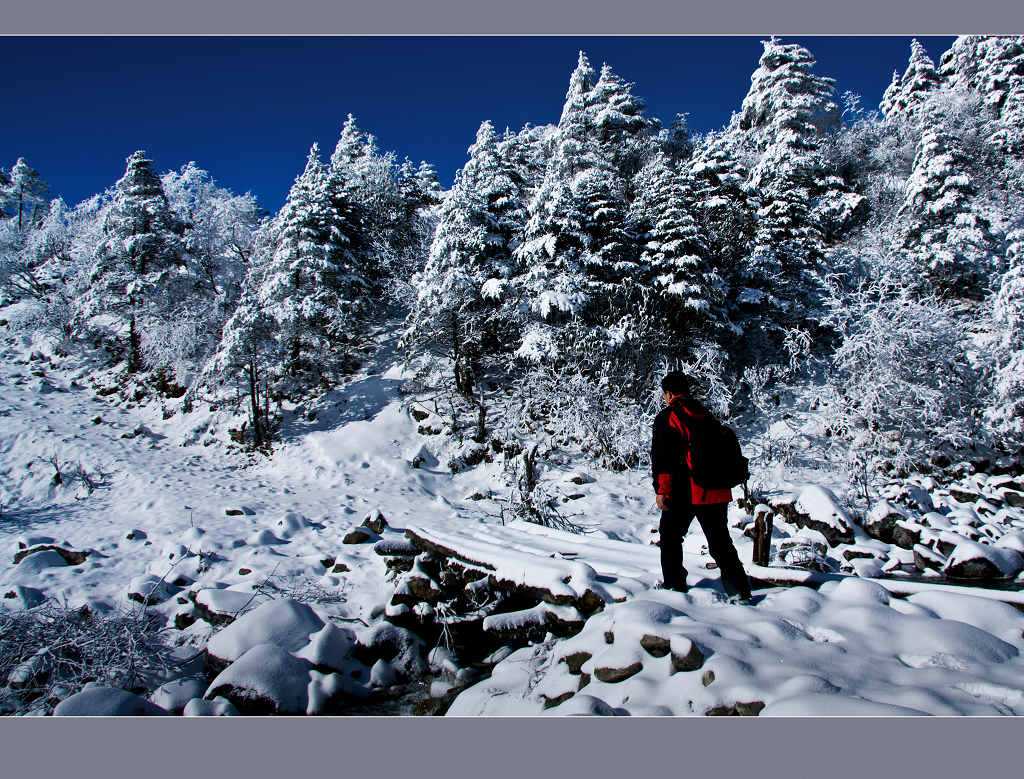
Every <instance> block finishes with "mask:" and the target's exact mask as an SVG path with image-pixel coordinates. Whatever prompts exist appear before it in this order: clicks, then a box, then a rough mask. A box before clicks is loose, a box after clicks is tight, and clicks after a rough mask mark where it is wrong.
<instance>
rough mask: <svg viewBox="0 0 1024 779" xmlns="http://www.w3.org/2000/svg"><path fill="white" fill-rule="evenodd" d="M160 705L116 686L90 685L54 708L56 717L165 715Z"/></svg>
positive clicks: (165, 712)
mask: <svg viewBox="0 0 1024 779" xmlns="http://www.w3.org/2000/svg"><path fill="white" fill-rule="evenodd" d="M167 713H168V712H167V711H165V710H164V709H162V708H160V707H159V706H157V705H155V704H153V703H151V702H150V701H147V700H146V699H145V698H140V697H139V696H138V695H133V694H132V693H130V692H128V691H127V690H120V689H117V688H116V687H90V688H88V689H85V690H82V691H81V692H77V693H75V694H74V695H72V696H71V697H70V698H65V699H64V700H62V701H61V702H60V703H58V704H57V706H56V707H55V708H54V710H53V715H54V716H55V717H141V716H163V715H166V714H167Z"/></svg>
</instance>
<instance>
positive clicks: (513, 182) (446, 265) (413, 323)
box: [405, 121, 525, 397]
mask: <svg viewBox="0 0 1024 779" xmlns="http://www.w3.org/2000/svg"><path fill="white" fill-rule="evenodd" d="M469 155H470V159H469V160H468V162H467V163H466V165H465V166H464V167H463V168H462V169H461V170H460V171H459V172H458V174H457V176H456V180H455V184H454V185H453V187H452V189H451V191H450V192H449V194H448V197H447V198H446V200H445V202H444V203H443V205H442V206H441V207H440V209H439V213H438V224H437V228H436V230H435V233H434V239H433V242H432V243H431V247H430V255H429V257H428V259H427V264H426V267H425V268H424V270H423V272H422V273H420V274H419V276H418V277H417V278H416V287H417V297H416V301H415V304H414V306H413V310H412V311H411V313H410V316H409V319H408V322H407V330H406V336H405V341H406V343H407V344H408V345H409V346H410V347H411V348H412V349H413V350H414V351H420V350H427V351H434V352H438V353H440V354H441V355H442V356H443V357H445V358H446V359H448V360H450V361H451V364H452V368H453V371H454V378H455V387H456V390H457V391H458V392H459V393H461V394H462V395H464V396H467V397H471V396H472V393H473V391H474V388H475V384H476V381H477V380H478V379H479V378H480V377H481V373H482V372H483V370H484V363H485V362H486V361H487V359H488V358H491V357H493V356H495V355H497V354H500V353H502V352H504V351H506V350H507V349H508V347H509V346H510V345H511V344H512V343H513V341H514V340H515V339H514V324H515V323H514V317H513V311H514V308H515V306H516V303H517V301H516V300H515V298H514V297H513V296H512V294H511V292H512V290H511V288H510V286H509V280H510V279H511V278H512V276H513V275H514V273H515V269H514V267H513V260H512V256H511V252H512V249H513V248H514V247H515V235H516V234H517V233H518V232H519V230H520V229H521V228H522V223H523V221H524V219H525V208H524V206H523V203H522V191H521V181H520V180H519V176H518V173H517V171H516V170H515V168H514V167H513V166H512V165H511V164H510V162H509V161H508V160H507V159H505V158H504V156H503V155H502V153H501V150H500V148H499V145H498V139H497V137H496V135H495V132H494V127H493V125H492V124H491V123H490V122H489V121H485V122H483V123H482V124H481V125H480V128H479V130H478V131H477V135H476V141H475V142H474V144H473V145H472V146H470V148H469Z"/></svg>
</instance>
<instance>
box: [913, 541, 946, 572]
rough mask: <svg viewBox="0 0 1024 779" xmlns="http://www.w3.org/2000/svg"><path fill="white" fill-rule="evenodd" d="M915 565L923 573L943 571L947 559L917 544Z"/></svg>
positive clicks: (915, 547)
mask: <svg viewBox="0 0 1024 779" xmlns="http://www.w3.org/2000/svg"><path fill="white" fill-rule="evenodd" d="M914 565H916V566H917V567H918V568H919V569H920V570H922V571H924V570H933V571H941V570H942V568H943V567H944V566H945V565H946V558H945V557H943V556H942V555H941V554H939V553H938V552H935V551H933V550H931V549H929V548H928V547H927V546H924V545H923V544H916V545H915V546H914Z"/></svg>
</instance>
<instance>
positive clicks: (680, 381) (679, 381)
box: [661, 371, 690, 398]
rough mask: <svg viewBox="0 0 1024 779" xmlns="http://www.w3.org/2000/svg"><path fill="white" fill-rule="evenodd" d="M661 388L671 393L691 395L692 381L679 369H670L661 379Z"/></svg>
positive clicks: (684, 395)
mask: <svg viewBox="0 0 1024 779" xmlns="http://www.w3.org/2000/svg"><path fill="white" fill-rule="evenodd" d="M661 389H662V391H663V392H667V393H669V394H670V395H682V396H683V397H687V398H688V397H690V382H689V381H688V380H687V378H686V377H685V376H684V375H683V374H682V373H680V372H679V371H669V372H668V373H666V374H665V378H664V379H662V380H661Z"/></svg>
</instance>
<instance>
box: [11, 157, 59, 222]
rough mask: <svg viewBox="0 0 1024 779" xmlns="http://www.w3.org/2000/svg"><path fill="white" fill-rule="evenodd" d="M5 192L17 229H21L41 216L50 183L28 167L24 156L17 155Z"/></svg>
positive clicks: (46, 200)
mask: <svg viewBox="0 0 1024 779" xmlns="http://www.w3.org/2000/svg"><path fill="white" fill-rule="evenodd" d="M7 192H8V199H9V201H10V206H11V208H12V209H13V210H14V211H15V212H16V214H17V216H16V218H17V220H18V229H19V230H23V229H25V227H27V226H29V225H34V224H36V223H37V221H38V220H39V219H40V218H41V217H42V211H43V209H42V206H44V205H46V203H47V202H48V198H47V196H48V195H49V194H50V185H49V184H47V183H46V181H44V180H43V177H42V176H40V175H39V173H38V171H36V170H35V169H33V168H31V167H29V164H28V163H27V162H25V158H24V157H18V160H17V162H15V163H14V166H13V167H12V168H11V175H10V183H9V184H8V185H7Z"/></svg>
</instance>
